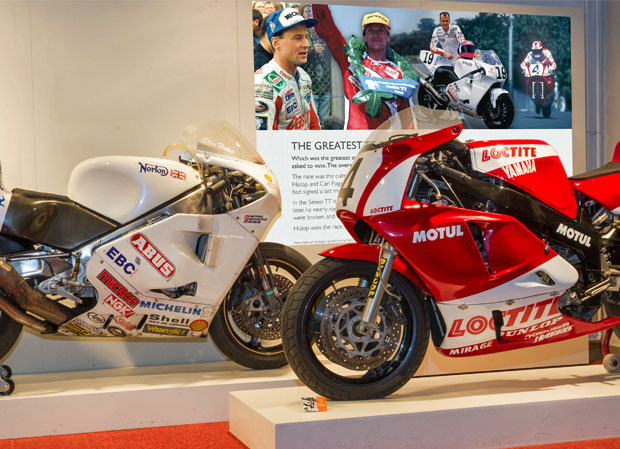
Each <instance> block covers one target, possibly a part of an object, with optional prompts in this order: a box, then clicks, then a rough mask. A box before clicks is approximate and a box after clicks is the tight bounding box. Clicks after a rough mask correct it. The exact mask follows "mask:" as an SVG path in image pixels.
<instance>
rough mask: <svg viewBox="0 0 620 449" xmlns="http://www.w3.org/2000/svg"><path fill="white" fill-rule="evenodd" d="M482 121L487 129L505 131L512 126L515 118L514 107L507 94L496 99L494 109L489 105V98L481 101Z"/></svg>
mask: <svg viewBox="0 0 620 449" xmlns="http://www.w3.org/2000/svg"><path fill="white" fill-rule="evenodd" d="M483 101H484V103H483V105H482V120H483V121H484V123H485V125H487V128H489V129H505V128H509V127H510V125H512V120H513V119H514V116H515V107H514V105H513V104H512V100H511V99H510V97H509V96H508V95H507V94H502V95H500V96H499V97H498V98H497V101H496V102H495V107H493V104H492V103H491V99H490V97H489V96H487V97H486V98H485V100H483Z"/></svg>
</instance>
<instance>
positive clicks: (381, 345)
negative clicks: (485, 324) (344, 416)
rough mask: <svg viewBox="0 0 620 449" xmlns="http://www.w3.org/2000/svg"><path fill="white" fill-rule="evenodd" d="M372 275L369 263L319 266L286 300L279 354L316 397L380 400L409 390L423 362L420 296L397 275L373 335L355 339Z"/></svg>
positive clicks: (424, 322) (424, 323)
mask: <svg viewBox="0 0 620 449" xmlns="http://www.w3.org/2000/svg"><path fill="white" fill-rule="evenodd" d="M376 270H377V264H373V263H370V262H365V261H359V260H340V259H323V260H321V261H320V262H318V263H317V264H315V265H313V266H312V268H310V269H309V270H308V271H307V272H306V273H304V275H303V276H302V277H301V279H299V281H298V282H297V284H296V285H295V287H294V288H293V290H291V292H290V294H289V298H288V301H287V303H286V305H285V307H284V313H283V316H282V329H283V333H282V335H283V344H284V351H285V353H286V357H287V359H288V361H289V363H290V365H291V368H292V369H293V371H295V374H297V376H298V377H299V379H300V380H301V381H302V382H303V383H305V384H306V385H307V386H308V387H309V388H310V389H312V390H313V391H315V392H316V393H318V394H320V395H323V396H326V397H328V398H330V399H336V400H363V399H374V398H382V397H385V396H387V395H389V394H391V393H393V392H395V391H396V390H398V389H399V388H401V387H402V386H403V385H404V384H405V383H407V381H409V380H410V379H411V377H412V376H413V374H414V373H415V371H416V370H417V369H418V367H419V366H420V363H421V362H422V359H423V357H424V354H425V352H426V348H427V345H428V337H429V322H428V315H427V312H426V308H425V307H423V304H422V301H423V299H422V295H421V293H420V291H419V289H418V288H417V287H415V286H414V285H412V284H411V283H410V282H409V281H408V280H407V279H406V278H405V277H403V276H402V275H400V274H398V273H396V272H392V274H391V276H390V279H389V283H388V287H387V288H388V291H389V292H390V293H391V295H390V294H387V293H386V294H384V295H383V298H382V301H381V305H380V307H379V311H378V313H377V319H376V322H375V326H376V327H375V329H374V330H373V331H372V332H371V333H370V334H368V335H363V334H361V333H360V332H358V328H357V326H358V323H359V321H360V317H361V314H362V311H363V309H364V305H365V303H366V298H367V295H368V291H369V287H370V285H371V282H372V279H373V277H374V274H375V272H376ZM392 295H394V296H392Z"/></svg>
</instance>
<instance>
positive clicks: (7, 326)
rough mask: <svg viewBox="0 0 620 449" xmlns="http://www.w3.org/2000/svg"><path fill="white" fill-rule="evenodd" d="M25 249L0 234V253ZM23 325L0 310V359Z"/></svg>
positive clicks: (16, 339)
mask: <svg viewBox="0 0 620 449" xmlns="http://www.w3.org/2000/svg"><path fill="white" fill-rule="evenodd" d="M24 249H26V248H25V247H24V246H23V245H21V244H20V243H18V242H16V241H14V240H11V239H9V238H8V237H6V236H3V235H0V254H11V253H15V252H19V251H23V250H24ZM22 328H23V326H22V325H21V324H20V323H17V322H16V321H13V320H12V319H11V318H10V317H9V316H8V315H7V314H6V313H4V312H2V311H0V361H2V360H4V359H5V358H6V356H7V355H8V354H9V353H10V352H11V350H12V349H13V347H15V345H16V344H17V341H18V340H19V337H20V335H21V332H22Z"/></svg>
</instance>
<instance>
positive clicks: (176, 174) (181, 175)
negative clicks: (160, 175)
mask: <svg viewBox="0 0 620 449" xmlns="http://www.w3.org/2000/svg"><path fill="white" fill-rule="evenodd" d="M170 176H172V177H173V178H176V179H180V180H181V181H185V172H182V171H179V170H170Z"/></svg>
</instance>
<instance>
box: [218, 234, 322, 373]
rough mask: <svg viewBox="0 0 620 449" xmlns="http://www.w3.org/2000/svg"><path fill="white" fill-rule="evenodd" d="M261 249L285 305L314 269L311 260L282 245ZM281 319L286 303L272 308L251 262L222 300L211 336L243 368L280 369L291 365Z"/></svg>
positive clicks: (267, 245)
mask: <svg viewBox="0 0 620 449" xmlns="http://www.w3.org/2000/svg"><path fill="white" fill-rule="evenodd" d="M259 249H260V252H261V254H262V256H263V259H264V261H265V263H268V264H269V266H270V267H271V271H272V273H273V277H274V280H275V283H276V285H277V286H278V290H279V295H280V300H281V301H282V302H283V303H284V302H285V301H286V298H287V296H288V293H289V291H290V290H291V288H292V287H293V285H294V284H295V282H296V280H297V279H299V277H300V276H301V275H302V273H303V272H304V271H306V270H307V269H308V268H309V267H310V265H311V264H310V261H309V260H308V259H306V258H305V257H304V256H303V255H302V254H301V253H299V252H298V251H296V250H294V249H292V248H289V247H287V246H284V245H281V244H279V243H268V242H261V243H260V244H259ZM248 292H249V293H248ZM248 295H249V296H248ZM250 303H251V304H250ZM281 317H282V304H280V310H278V311H275V312H273V311H271V310H270V309H269V308H268V303H267V302H266V301H265V298H264V293H263V289H262V285H261V282H260V278H259V277H258V276H257V274H256V269H255V267H254V263H253V262H252V260H250V261H249V262H248V264H247V265H246V267H245V268H244V270H243V271H242V273H241V274H240V275H239V278H237V280H236V281H235V284H234V285H233V286H232V288H231V289H230V291H229V292H228V295H227V296H226V298H225V299H224V301H222V304H221V305H220V308H219V310H218V311H217V313H216V314H215V317H214V318H213V321H212V322H211V329H210V330H209V335H211V338H213V342H214V343H215V345H216V346H217V347H218V348H219V350H220V351H222V353H223V354H224V355H225V356H226V357H228V358H229V359H231V360H232V361H234V362H237V363H238V364H239V365H243V366H246V367H248V368H252V369H257V370H258V369H275V368H280V367H281V366H284V365H286V364H287V362H286V357H285V356H284V350H283V349H282V331H281Z"/></svg>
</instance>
